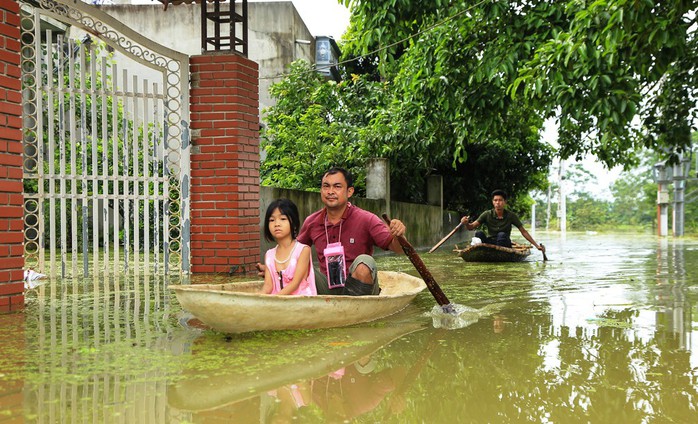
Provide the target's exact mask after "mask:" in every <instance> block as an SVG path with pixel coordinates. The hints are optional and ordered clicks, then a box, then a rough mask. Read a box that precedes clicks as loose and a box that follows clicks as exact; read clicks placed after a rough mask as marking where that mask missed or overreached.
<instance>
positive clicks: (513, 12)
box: [343, 0, 698, 167]
mask: <svg viewBox="0 0 698 424" xmlns="http://www.w3.org/2000/svg"><path fill="white" fill-rule="evenodd" d="M343 3H344V4H345V5H351V6H352V18H351V26H350V29H349V31H348V34H347V36H346V37H345V38H346V39H347V40H348V41H347V43H346V45H345V46H344V50H345V58H352V57H360V60H357V63H358V64H359V65H358V66H361V67H363V68H364V69H369V70H370V69H371V67H370V66H367V65H374V64H376V63H377V64H378V66H375V68H374V72H377V73H378V74H379V76H380V77H381V78H383V79H385V80H389V81H393V82H394V83H395V84H396V85H397V86H398V87H400V88H401V89H402V90H403V93H402V94H403V96H404V97H403V98H404V99H405V104H404V105H402V106H403V107H404V108H405V109H406V110H405V114H404V115H405V117H406V119H408V120H407V122H405V123H404V125H403V127H404V128H405V129H407V134H411V133H410V131H409V130H410V129H412V130H414V129H422V132H421V133H418V134H414V138H415V139H417V137H423V136H424V134H425V133H426V134H427V135H430V136H429V137H427V138H421V139H420V140H424V141H423V143H426V144H428V145H433V146H434V147H435V148H438V147H443V146H446V145H448V146H449V147H450V148H449V149H447V150H448V151H450V152H452V153H453V155H454V159H456V161H458V160H464V159H465V153H466V152H467V149H466V148H465V146H466V145H467V144H468V143H470V142H472V141H473V140H484V139H490V138H492V137H493V135H494V134H496V133H497V132H498V130H500V129H501V128H502V127H503V126H506V125H508V122H509V120H508V116H509V112H510V111H511V110H512V108H522V110H523V109H526V110H530V111H531V113H532V114H535V115H537V116H538V118H539V119H542V118H547V117H553V116H555V117H557V119H558V121H559V124H560V136H559V143H560V152H559V154H560V155H561V157H562V158H563V159H566V158H569V157H575V158H577V159H580V158H581V157H583V156H584V155H586V154H587V153H592V154H593V155H595V156H596V157H597V158H599V160H601V161H602V162H603V163H605V164H606V165H607V166H609V167H612V166H615V165H625V166H627V167H630V166H632V165H633V164H635V163H636V158H635V157H634V156H633V151H635V150H639V149H640V148H641V147H648V148H652V149H657V150H662V151H663V152H664V151H665V154H666V155H667V157H669V158H670V159H671V160H675V156H676V153H677V152H681V151H684V150H685V149H686V148H687V147H688V146H689V144H688V143H689V142H690V138H689V134H690V126H691V122H695V119H696V106H695V105H696V87H698V84H697V82H698V81H697V78H698V74H697V73H696V72H694V69H695V64H696V63H698V57H697V56H698V49H697V48H696V47H697V46H696V37H695V35H696V30H695V26H696V14H695V13H694V12H695V1H686V0H665V1H661V0H658V1H652V0H648V1H631V0H596V1H583V0H569V1H564V2H555V1H546V0H538V1H535V0H533V1H531V0H526V1H524V0H521V1H511V0H509V1H483V2H469V1H446V0H434V1H431V2H418V1H410V0H356V1H352V0H343ZM372 52H375V53H373V54H372ZM410 94H412V95H410ZM507 95H508V96H507ZM637 119H639V121H640V122H641V123H642V125H641V126H637V125H632V124H633V122H634V120H637ZM495 137H496V135H495Z"/></svg>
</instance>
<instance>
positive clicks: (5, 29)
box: [0, 0, 24, 312]
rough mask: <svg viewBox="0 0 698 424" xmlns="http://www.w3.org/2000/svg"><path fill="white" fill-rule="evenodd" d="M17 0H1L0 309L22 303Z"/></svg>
mask: <svg viewBox="0 0 698 424" xmlns="http://www.w3.org/2000/svg"><path fill="white" fill-rule="evenodd" d="M18 40H19V3H18V2H17V1H15V0H0V312H2V311H7V310H11V309H19V308H21V307H22V306H24V283H23V282H22V280H23V271H22V268H23V267H24V248H23V246H22V243H23V241H24V235H23V233H22V231H23V228H24V224H23V220H22V211H23V207H22V203H23V201H24V199H23V197H22V192H23V190H22V95H21V91H20V90H21V82H20V77H21V73H20V68H19V62H20V60H19V50H20V44H19V41H18Z"/></svg>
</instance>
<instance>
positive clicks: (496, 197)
mask: <svg viewBox="0 0 698 424" xmlns="http://www.w3.org/2000/svg"><path fill="white" fill-rule="evenodd" d="M492 206H494V208H493V209H490V210H487V211H485V212H483V213H482V214H481V215H480V216H479V217H478V218H477V219H476V220H475V221H473V222H469V221H470V218H469V217H468V216H464V217H463V218H461V220H460V221H461V223H463V224H464V225H465V228H467V229H468V230H474V229H476V228H479V227H480V225H483V224H484V225H485V227H486V228H487V233H488V234H489V237H487V235H486V234H485V233H484V232H483V231H481V230H478V231H476V232H475V237H477V238H479V239H480V240H482V242H483V243H488V244H494V245H497V246H502V247H509V248H510V247H511V246H512V243H511V226H512V225H513V226H515V227H516V228H518V229H519V231H520V232H521V235H522V236H523V237H524V238H525V239H526V240H528V241H529V242H530V243H531V244H532V245H533V246H535V248H536V249H538V250H540V251H541V252H543V253H545V247H544V246H541V245H540V244H538V243H536V241H535V240H533V237H531V235H530V234H529V233H528V231H526V228H524V226H523V224H522V223H521V220H520V219H519V217H518V215H516V214H515V213H514V212H512V211H509V210H507V209H506V206H507V193H506V192H505V191H504V190H495V191H493V192H492Z"/></svg>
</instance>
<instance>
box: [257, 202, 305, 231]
mask: <svg viewBox="0 0 698 424" xmlns="http://www.w3.org/2000/svg"><path fill="white" fill-rule="evenodd" d="M277 208H278V209H279V211H280V212H281V214H282V215H286V217H287V218H288V221H289V223H290V224H291V238H293V239H295V238H296V236H297V235H298V229H299V228H300V226H301V223H300V218H299V215H298V208H297V207H296V204H295V203H293V202H292V201H290V200H288V199H284V198H280V199H276V200H274V201H273V202H271V203H270V204H269V207H268V208H267V213H266V214H265V216H264V222H263V223H262V227H263V228H264V238H265V239H267V241H273V240H274V236H272V235H271V231H269V218H270V217H271V214H272V213H274V210H275V209H277Z"/></svg>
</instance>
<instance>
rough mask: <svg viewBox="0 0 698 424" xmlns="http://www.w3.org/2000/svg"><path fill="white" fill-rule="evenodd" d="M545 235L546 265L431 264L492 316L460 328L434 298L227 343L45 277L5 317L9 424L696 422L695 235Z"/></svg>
mask: <svg viewBox="0 0 698 424" xmlns="http://www.w3.org/2000/svg"><path fill="white" fill-rule="evenodd" d="M539 236H540V234H539ZM544 240H545V244H546V247H547V249H548V256H549V258H550V261H549V262H547V263H543V262H542V260H541V258H538V257H535V256H534V257H532V258H531V260H530V261H528V262H523V263H519V264H509V265H506V264H488V265H483V264H470V263H465V262H463V261H462V260H461V259H460V258H457V257H455V255H454V254H453V253H452V252H449V251H448V249H443V250H444V251H443V252H440V253H438V254H432V255H422V258H423V259H424V261H425V264H426V265H427V267H428V268H429V269H430V270H431V272H432V274H433V275H434V278H435V279H436V280H437V281H438V282H439V284H440V285H441V287H442V289H443V290H444V292H445V293H446V294H447V295H448V297H449V299H450V300H451V301H452V302H454V303H458V304H461V305H466V306H468V307H471V308H474V309H477V310H478V311H483V310H484V311H490V312H491V313H487V314H479V315H478V319H476V320H473V323H472V324H471V325H469V326H467V327H465V328H461V329H458V330H442V329H436V328H434V327H433V324H432V319H431V317H429V316H428V315H426V314H427V313H428V311H430V310H431V308H432V307H433V306H434V304H435V302H434V299H433V298H432V297H431V295H430V294H429V293H428V292H426V291H425V292H424V293H422V294H421V295H420V296H419V297H418V298H417V299H416V301H415V302H414V303H413V304H412V305H410V307H409V308H408V309H406V310H405V311H403V312H402V313H400V314H398V315H396V316H393V317H391V318H388V319H386V320H382V321H380V322H378V323H369V324H364V325H359V326H356V327H352V328H348V329H335V330H322V331H298V332H275V333H252V334H248V335H238V336H232V337H229V338H226V336H224V335H222V334H218V333H214V332H210V331H206V330H202V329H199V328H192V327H190V326H187V325H184V326H183V325H182V324H183V322H184V321H186V320H182V322H180V318H182V317H186V315H182V314H181V310H180V308H179V306H178V304H177V302H176V299H175V297H174V295H173V294H172V293H171V292H170V291H169V290H167V288H166V287H167V285H169V284H172V283H174V281H171V280H169V279H167V280H166V279H164V278H162V277H152V276H147V275H140V276H139V277H138V278H135V277H131V278H117V279H114V278H105V279H97V280H93V279H89V280H76V281H65V282H60V281H50V282H49V283H47V284H45V285H43V286H41V287H39V288H38V289H37V290H36V291H34V292H31V293H29V294H28V305H27V309H26V311H25V313H23V314H10V315H0V327H1V328H2V332H0V421H1V420H4V419H7V420H23V421H24V422H40V423H54V422H116V423H133V422H138V423H177V422H182V423H191V422H197V423H215V422H242V423H245V422H254V423H260V422H288V420H290V419H293V418H294V417H295V418H296V419H297V420H298V421H299V422H332V421H336V422H344V421H349V422H359V423H361V422H366V423H369V422H371V423H373V422H395V423H402V422H430V423H431V422H433V423H447V422H580V421H581V422H607V421H616V422H698V413H697V412H696V405H698V374H697V372H696V369H698V354H697V353H696V352H698V350H697V349H698V346H696V342H695V340H696V338H695V337H693V335H694V331H696V329H697V328H698V326H697V325H696V322H695V320H694V318H693V317H694V316H696V304H697V302H696V300H697V299H698V275H697V271H696V269H698V267H697V266H696V265H698V241H696V240H692V239H688V238H686V239H680V240H674V239H657V238H656V237H651V236H633V237H628V236H604V235H584V234H582V235H575V234H572V233H568V234H567V237H566V238H564V239H557V238H555V237H554V235H547V236H545V239H544ZM379 262H380V263H381V266H383V267H385V268H388V269H391V270H396V271H405V272H409V273H411V274H413V275H416V271H414V269H413V268H412V265H411V263H410V262H409V260H408V259H407V258H402V257H396V256H386V257H383V258H380V259H379ZM207 278H208V277H207ZM220 278H224V277H220ZM495 306H496V308H494V307H495ZM417 330H419V331H417Z"/></svg>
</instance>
